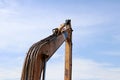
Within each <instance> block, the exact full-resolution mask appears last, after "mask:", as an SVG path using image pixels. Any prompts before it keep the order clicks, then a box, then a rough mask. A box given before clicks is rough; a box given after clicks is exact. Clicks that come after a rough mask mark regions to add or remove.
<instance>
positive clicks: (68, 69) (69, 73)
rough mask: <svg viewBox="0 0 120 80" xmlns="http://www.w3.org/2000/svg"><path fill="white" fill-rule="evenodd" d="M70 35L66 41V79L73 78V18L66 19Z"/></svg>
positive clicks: (70, 79)
mask: <svg viewBox="0 0 120 80" xmlns="http://www.w3.org/2000/svg"><path fill="white" fill-rule="evenodd" d="M66 27H69V29H68V37H67V39H66V41H65V76H64V80H72V28H71V20H66Z"/></svg>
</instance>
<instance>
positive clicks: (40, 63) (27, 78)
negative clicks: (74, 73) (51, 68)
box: [21, 21, 71, 80]
mask: <svg viewBox="0 0 120 80" xmlns="http://www.w3.org/2000/svg"><path fill="white" fill-rule="evenodd" d="M69 25H70V22H69V21H67V22H66V23H64V24H62V25H61V26H60V28H56V29H54V30H53V34H52V35H50V36H48V37H47V38H45V39H43V40H41V41H38V42H37V43H35V44H33V45H32V46H31V47H30V49H29V51H28V52H27V55H26V58H25V62H24V66H23V70H22V76H21V80H41V79H42V80H44V79H45V66H46V62H47V61H48V60H49V59H50V58H51V56H52V55H53V54H54V53H55V51H56V50H57V49H58V48H59V47H60V46H61V45H62V43H63V42H65V41H67V39H68V38H69V34H70V33H69V32H70V30H71V27H70V26H69ZM67 42H68V41H67ZM65 72H66V71H65ZM67 73H68V72H67ZM65 76H66V75H65ZM65 80H68V79H65ZM69 80H70V79H69Z"/></svg>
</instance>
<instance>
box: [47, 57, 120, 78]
mask: <svg viewBox="0 0 120 80" xmlns="http://www.w3.org/2000/svg"><path fill="white" fill-rule="evenodd" d="M111 66H112V65H111V64H108V63H98V62H95V61H92V60H89V59H74V58H73V71H72V72H73V76H72V77H73V80H119V79H120V76H119V75H120V67H117V68H116V67H111ZM46 77H47V79H46V80H56V79H57V80H63V79H64V62H59V63H57V62H54V63H50V64H48V65H47V75H46Z"/></svg>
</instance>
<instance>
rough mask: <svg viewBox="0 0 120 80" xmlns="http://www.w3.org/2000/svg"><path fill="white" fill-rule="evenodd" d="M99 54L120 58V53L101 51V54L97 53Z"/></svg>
mask: <svg viewBox="0 0 120 80" xmlns="http://www.w3.org/2000/svg"><path fill="white" fill-rule="evenodd" d="M99 54H102V55H109V56H114V57H115V56H117V57H118V56H120V51H111V50H110V51H103V52H102V51H101V52H99Z"/></svg>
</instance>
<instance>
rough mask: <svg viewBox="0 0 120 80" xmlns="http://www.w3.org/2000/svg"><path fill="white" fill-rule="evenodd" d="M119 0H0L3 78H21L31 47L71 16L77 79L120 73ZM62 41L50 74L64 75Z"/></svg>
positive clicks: (50, 77) (59, 79)
mask: <svg viewBox="0 0 120 80" xmlns="http://www.w3.org/2000/svg"><path fill="white" fill-rule="evenodd" d="M119 9H120V1H119V0H74V1H73V0H49V1H47V0H0V37H1V39H0V80H19V79H20V76H21V71H22V66H23V62H24V59H25V55H26V52H27V51H28V49H29V47H30V46H31V45H32V44H33V43H35V42H37V41H39V40H41V39H43V38H45V37H47V36H48V35H50V34H52V29H54V28H56V27H58V26H59V25H60V24H61V23H64V21H65V20H66V19H71V21H72V28H73V30H74V31H73V73H72V74H73V75H72V78H73V80H119V79H120V10H119ZM64 50H65V49H64V44H63V45H62V46H61V47H60V49H59V50H58V51H57V52H56V53H55V55H54V56H53V57H52V58H51V59H50V61H49V62H48V63H47V72H46V80H63V79H64Z"/></svg>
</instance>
